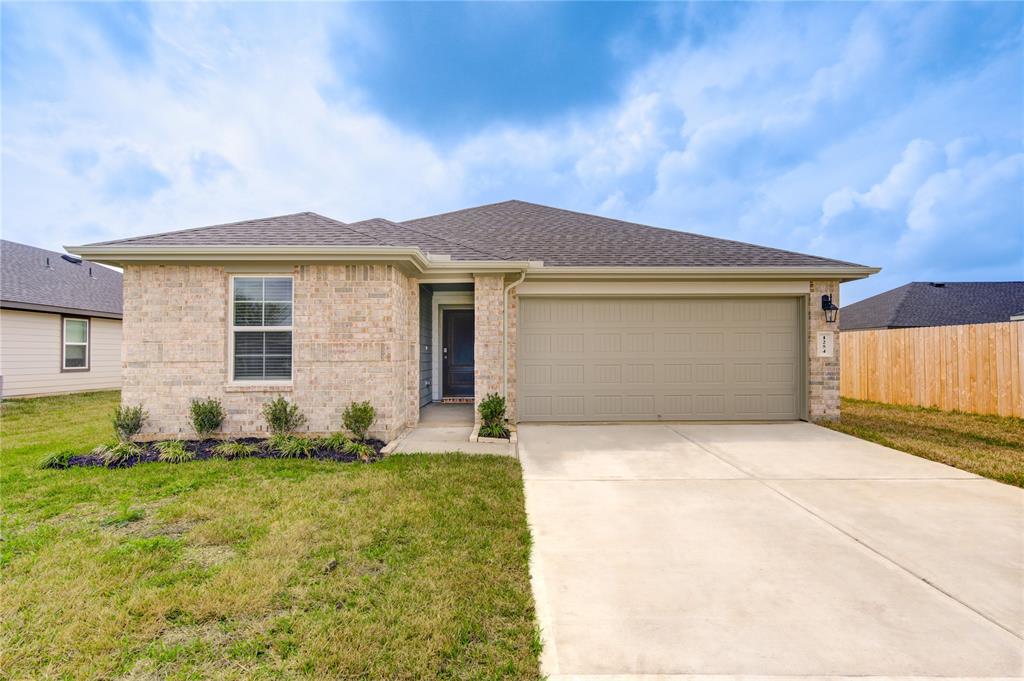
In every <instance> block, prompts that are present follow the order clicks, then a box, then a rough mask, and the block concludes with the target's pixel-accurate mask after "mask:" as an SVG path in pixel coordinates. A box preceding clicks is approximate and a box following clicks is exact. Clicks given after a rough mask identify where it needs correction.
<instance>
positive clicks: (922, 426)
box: [822, 399, 1024, 487]
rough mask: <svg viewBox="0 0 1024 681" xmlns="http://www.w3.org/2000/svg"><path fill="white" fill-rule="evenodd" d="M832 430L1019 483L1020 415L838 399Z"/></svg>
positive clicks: (1022, 479)
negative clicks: (839, 407) (838, 410)
mask: <svg viewBox="0 0 1024 681" xmlns="http://www.w3.org/2000/svg"><path fill="white" fill-rule="evenodd" d="M822 425H825V426H827V427H829V428H832V429H833V430H838V431H841V432H843V433H848V434H850V435H855V436H857V437H859V438H862V439H864V440H870V441H872V442H877V443H878V444H882V445H885V446H887V447H892V448H893V449H899V450H902V451H904V452H908V453H910V454H914V455H916V456H920V457H923V458H925V459H931V460H932V461H938V462H940V463H944V464H948V465H950V466H954V467H956V468H959V469H961V470H965V471H970V472H971V473H976V474H977V475H981V476H984V477H986V478H992V479H993V480H998V481H1000V482H1005V483H1007V484H1010V485H1016V486H1017V487H1024V419H1019V418H1013V417H1006V416H988V415H981V414H966V413H963V412H949V411H941V410H939V409H926V408H923V407H906V406H900V405H892V404H881V403H878V402H867V401H864V400H849V399H843V401H842V418H841V420H840V421H839V422H836V423H823V424H822Z"/></svg>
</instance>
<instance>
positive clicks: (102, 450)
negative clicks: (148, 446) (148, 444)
mask: <svg viewBox="0 0 1024 681" xmlns="http://www.w3.org/2000/svg"><path fill="white" fill-rule="evenodd" d="M92 453H93V454H95V455H97V456H99V457H101V458H102V459H103V464H104V465H106V466H109V467H114V466H120V465H122V464H126V463H128V462H129V461H131V460H132V459H133V458H135V457H138V456H141V455H142V447H140V446H139V445H137V444H135V443H134V442H130V441H123V440H122V441H119V442H111V443H109V444H105V445H100V446H99V447H97V448H96V449H94V450H92Z"/></svg>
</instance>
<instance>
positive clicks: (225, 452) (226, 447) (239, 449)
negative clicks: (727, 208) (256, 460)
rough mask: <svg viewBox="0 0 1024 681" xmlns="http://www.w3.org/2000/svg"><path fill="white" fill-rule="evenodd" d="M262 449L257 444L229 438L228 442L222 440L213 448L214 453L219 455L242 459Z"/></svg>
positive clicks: (226, 457)
mask: <svg viewBox="0 0 1024 681" xmlns="http://www.w3.org/2000/svg"><path fill="white" fill-rule="evenodd" d="M259 450H260V448H259V447H257V446H256V445H250V444H247V443H245V442H235V441H234V440H229V441H227V442H221V443H220V444H217V445H215V446H214V448H213V453H214V454H216V455H217V456H221V457H224V458H225V459H241V458H244V457H247V456H252V455H253V454H255V453H256V452H258V451H259Z"/></svg>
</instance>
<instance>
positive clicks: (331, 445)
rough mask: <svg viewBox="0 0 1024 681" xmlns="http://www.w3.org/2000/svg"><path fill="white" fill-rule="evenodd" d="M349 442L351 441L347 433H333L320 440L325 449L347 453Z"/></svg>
mask: <svg viewBox="0 0 1024 681" xmlns="http://www.w3.org/2000/svg"><path fill="white" fill-rule="evenodd" d="M349 442H351V440H349V437H348V435H346V434H345V433H331V434H330V435H328V436H327V437H322V438H320V445H321V446H322V447H323V448H324V449H330V450H331V451H335V452H343V451H345V447H346V446H347V445H348V443H349Z"/></svg>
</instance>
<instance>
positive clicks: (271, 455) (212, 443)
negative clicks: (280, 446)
mask: <svg viewBox="0 0 1024 681" xmlns="http://www.w3.org/2000/svg"><path fill="white" fill-rule="evenodd" d="M157 442H161V440H154V441H152V442H138V443H136V444H138V445H139V446H140V447H142V454H141V455H140V456H133V457H132V458H130V459H128V460H127V461H125V462H124V463H122V464H119V465H117V466H111V468H130V467H132V466H134V465H136V464H140V463H156V462H160V463H167V462H161V461H160V458H159V452H158V451H157V449H156V447H155V446H154V445H156V443H157ZM221 442H223V440H182V443H183V444H184V445H185V449H187V450H188V451H190V452H195V455H196V456H195V458H194V459H192V461H205V460H206V459H221V458H224V457H221V456H219V455H217V454H215V453H214V451H213V448H214V447H216V446H217V445H219V444H220V443H221ZM235 442H243V443H245V444H248V445H257V446H258V447H259V449H258V450H257V451H256V452H255V453H254V454H252V455H250V456H248V457H245V458H249V459H287V458H292V457H286V456H283V455H282V454H281V453H279V452H277V451H275V450H273V449H271V448H270V446H269V444H268V441H267V440H266V439H263V438H256V437H243V438H238V439H237V440H235ZM366 444H368V445H370V446H371V447H373V451H374V455H373V456H372V457H371V458H370V463H373V462H374V461H380V460H381V459H383V458H384V457H383V456H382V455H381V453H380V450H381V449H383V448H384V445H385V444H386V443H385V442H383V441H381V440H366ZM305 458H309V459H320V460H323V461H337V462H338V463H356V462H358V461H359V458H358V457H357V456H355V455H353V454H346V453H345V452H341V451H338V450H335V449H330V448H327V447H318V448H317V449H316V450H315V451H314V452H313V454H312V455H311V456H309V457H305ZM73 466H101V467H106V466H107V464H106V463H104V462H103V457H101V456H97V455H95V454H79V455H77V456H72V457H71V458H69V459H68V468H71V467H73Z"/></svg>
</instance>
